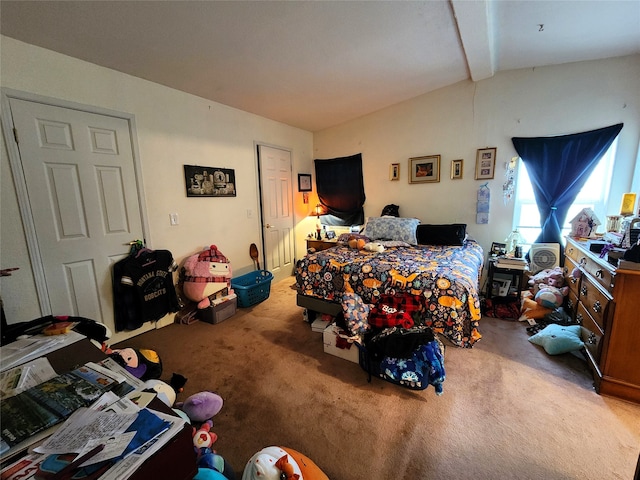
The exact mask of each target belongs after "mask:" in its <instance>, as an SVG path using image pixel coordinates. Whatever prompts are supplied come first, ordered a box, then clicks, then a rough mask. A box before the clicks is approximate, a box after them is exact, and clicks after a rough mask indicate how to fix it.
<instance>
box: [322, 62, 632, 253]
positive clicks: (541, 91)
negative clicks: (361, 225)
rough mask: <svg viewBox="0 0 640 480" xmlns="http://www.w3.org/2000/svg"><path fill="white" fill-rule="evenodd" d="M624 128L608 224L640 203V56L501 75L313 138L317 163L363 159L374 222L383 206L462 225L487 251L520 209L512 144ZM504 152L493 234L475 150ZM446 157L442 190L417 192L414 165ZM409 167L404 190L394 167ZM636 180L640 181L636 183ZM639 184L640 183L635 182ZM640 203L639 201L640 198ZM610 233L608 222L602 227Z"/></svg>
mask: <svg viewBox="0 0 640 480" xmlns="http://www.w3.org/2000/svg"><path fill="white" fill-rule="evenodd" d="M620 122H623V123H624V128H623V129H622V132H621V133H620V136H619V143H618V151H617V157H616V164H615V171H614V177H613V181H612V184H611V193H610V202H609V208H608V212H607V213H608V214H616V213H619V209H620V201H621V198H622V193H624V192H629V191H635V192H639V193H640V181H639V177H640V167H638V166H637V158H638V143H639V138H640V56H638V55H636V56H631V57H623V58H614V59H607V60H601V61H592V62H581V63H573V64H566V65H559V66H552V67H544V68H535V69H523V70H513V71H507V72H501V73H498V74H497V75H495V76H494V77H493V78H490V79H487V80H484V81H481V82H478V83H473V82H471V81H464V82H460V83H458V84H456V85H453V86H450V87H446V88H442V89H440V90H437V91H434V92H431V93H428V94H426V95H423V96H420V97H418V98H415V99H412V100H410V101H407V102H404V103H402V104H398V105H395V106H392V107H389V108H386V109H384V110H381V111H378V112H375V113H373V114H371V115H368V116H365V117H363V118H360V119H357V120H354V121H351V122H348V123H346V124H343V125H340V126H337V127H334V128H330V129H327V130H324V131H322V132H318V133H316V134H315V135H314V152H313V153H314V158H332V157H336V156H344V155H351V154H354V153H357V152H362V155H363V164H364V177H365V178H364V183H365V191H366V194H367V201H366V204H365V215H366V216H377V215H380V212H381V211H382V208H383V207H384V205H386V204H389V203H395V204H397V205H400V214H401V215H402V216H405V217H417V218H419V219H420V220H421V221H422V222H423V223H449V222H462V223H467V224H468V231H469V233H470V234H471V235H473V236H474V237H475V238H476V239H477V240H478V241H479V242H480V243H481V244H482V246H483V247H484V248H485V249H488V248H489V247H490V245H491V242H492V241H503V240H504V239H505V238H506V237H507V235H508V234H509V232H510V231H511V226H512V225H511V220H512V216H513V201H511V202H509V203H507V204H505V202H504V200H503V196H502V185H503V183H504V181H505V171H506V169H505V165H506V163H507V162H508V161H509V159H510V158H511V157H513V156H515V155H516V152H515V150H514V148H513V144H512V143H511V138H512V137H516V136H517V137H535V136H546V135H558V134H568V133H577V132H582V131H587V130H592V129H596V128H601V127H605V126H608V125H612V124H616V123H620ZM484 147H497V163H496V174H495V177H494V179H493V180H490V181H489V187H490V189H491V212H490V218H489V224H488V225H477V224H476V223H475V222H476V220H475V209H476V192H477V190H478V188H479V187H480V185H482V184H483V183H484V182H485V181H481V180H474V173H475V157H476V150H477V149H478V148H484ZM423 155H441V158H442V161H441V172H440V182H439V183H426V184H409V183H408V168H407V167H408V159H409V158H410V157H416V156H423ZM455 159H464V175H463V179H462V180H451V179H450V168H451V160H455ZM391 163H400V165H401V167H400V173H401V175H400V177H401V178H400V180H399V181H390V180H389V173H388V172H389V165H390V164H391ZM634 176H635V177H634ZM633 178H635V180H632V179H633ZM639 197H640V195H639ZM602 221H603V224H604V219H602Z"/></svg>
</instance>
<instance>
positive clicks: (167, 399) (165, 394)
mask: <svg viewBox="0 0 640 480" xmlns="http://www.w3.org/2000/svg"><path fill="white" fill-rule="evenodd" d="M144 386H145V391H149V392H153V393H155V394H156V397H158V400H160V401H161V402H162V403H164V404H165V405H166V406H167V407H169V408H171V407H172V406H173V404H174V403H175V401H176V391H175V390H174V389H173V388H171V386H170V385H168V384H167V383H165V382H163V381H162V380H156V379H151V380H147V381H146V382H144Z"/></svg>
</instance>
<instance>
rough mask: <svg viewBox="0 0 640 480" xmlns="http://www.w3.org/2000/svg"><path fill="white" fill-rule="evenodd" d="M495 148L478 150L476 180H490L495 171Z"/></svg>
mask: <svg viewBox="0 0 640 480" xmlns="http://www.w3.org/2000/svg"><path fill="white" fill-rule="evenodd" d="M496 150H497V148H479V149H478V153H477V154H476V180H491V179H492V178H493V176H494V174H495V169H496Z"/></svg>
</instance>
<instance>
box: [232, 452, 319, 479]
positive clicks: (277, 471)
mask: <svg viewBox="0 0 640 480" xmlns="http://www.w3.org/2000/svg"><path fill="white" fill-rule="evenodd" d="M242 480H329V477H327V475H325V474H324V472H323V471H322V470H320V467H318V466H317V465H316V464H315V463H313V461H312V460H311V459H310V458H309V457H307V456H305V455H303V454H302V453H300V452H297V451H295V450H293V449H292V448H287V447H273V446H272V447H265V448H263V449H262V450H260V451H259V452H258V453H256V454H254V455H253V456H252V457H251V458H250V459H249V461H248V462H247V464H246V466H245V468H244V471H243V473H242Z"/></svg>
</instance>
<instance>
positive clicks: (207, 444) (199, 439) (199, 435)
mask: <svg viewBox="0 0 640 480" xmlns="http://www.w3.org/2000/svg"><path fill="white" fill-rule="evenodd" d="M212 428H213V421H211V420H207V421H206V422H204V423H203V424H202V425H200V428H198V429H197V430H196V427H192V436H193V446H194V447H195V448H196V453H197V452H199V451H200V449H201V448H211V446H212V445H213V444H214V443H216V440H218V435H216V434H215V433H213V432H212V431H211V429H212Z"/></svg>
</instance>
